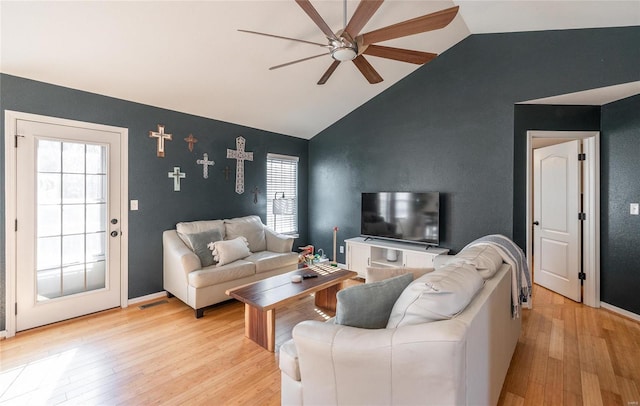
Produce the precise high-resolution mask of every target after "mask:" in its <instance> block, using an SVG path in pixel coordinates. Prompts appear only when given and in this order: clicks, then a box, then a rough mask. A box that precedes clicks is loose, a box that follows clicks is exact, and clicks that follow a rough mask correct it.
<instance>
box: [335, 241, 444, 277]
mask: <svg viewBox="0 0 640 406" xmlns="http://www.w3.org/2000/svg"><path fill="white" fill-rule="evenodd" d="M345 243H346V244H347V256H346V262H347V269H349V270H351V271H355V272H357V273H358V276H359V277H361V278H364V277H365V276H366V272H367V267H384V268H432V267H433V259H434V258H435V257H436V256H438V255H443V254H444V255H446V254H448V253H449V250H448V249H447V248H440V247H432V246H430V247H426V249H425V247H424V246H423V245H419V244H411V243H406V242H401V241H388V240H378V239H375V238H370V237H367V238H365V237H355V238H349V239H347V240H345ZM389 250H392V251H395V253H394V254H392V255H387V254H388V252H387V251H389ZM389 258H391V259H393V258H397V260H395V261H393V260H390V259H389Z"/></svg>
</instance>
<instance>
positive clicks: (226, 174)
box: [222, 166, 231, 180]
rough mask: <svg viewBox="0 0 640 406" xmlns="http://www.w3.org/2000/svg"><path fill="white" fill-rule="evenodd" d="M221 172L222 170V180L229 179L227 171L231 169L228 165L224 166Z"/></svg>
mask: <svg viewBox="0 0 640 406" xmlns="http://www.w3.org/2000/svg"><path fill="white" fill-rule="evenodd" d="M222 172H224V180H229V173H230V172H231V169H229V167H228V166H225V167H224V169H223V170H222Z"/></svg>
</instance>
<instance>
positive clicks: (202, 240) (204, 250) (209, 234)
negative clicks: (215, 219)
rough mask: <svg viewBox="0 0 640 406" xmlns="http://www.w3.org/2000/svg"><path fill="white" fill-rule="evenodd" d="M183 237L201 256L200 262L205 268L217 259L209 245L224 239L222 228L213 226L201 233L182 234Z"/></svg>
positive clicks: (199, 256)
mask: <svg viewBox="0 0 640 406" xmlns="http://www.w3.org/2000/svg"><path fill="white" fill-rule="evenodd" d="M182 239H183V241H185V243H187V246H188V247H189V248H190V249H191V251H193V252H194V253H195V254H196V255H197V256H198V258H200V264H201V265H202V267H203V268H204V267H207V266H209V265H213V263H214V262H215V261H214V260H213V255H212V253H211V250H210V249H209V247H208V245H209V243H212V242H216V241H221V240H222V235H221V234H220V230H218V229H217V228H213V229H211V230H207V231H202V232H200V233H193V234H182Z"/></svg>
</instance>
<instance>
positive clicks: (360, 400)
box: [280, 261, 521, 405]
mask: <svg viewBox="0 0 640 406" xmlns="http://www.w3.org/2000/svg"><path fill="white" fill-rule="evenodd" d="M458 265H459V266H463V265H460V264H458ZM448 266H449V264H446V265H445V266H443V267H442V268H440V269H438V272H440V271H442V270H445V272H446V268H447V267H448ZM496 269H497V270H496ZM496 269H494V272H495V274H493V273H492V272H489V273H486V272H485V274H484V275H482V279H483V280H481V281H480V286H481V287H480V288H479V290H478V291H477V292H476V293H474V296H472V298H471V301H470V302H469V303H468V305H466V307H464V308H463V310H462V311H460V312H459V313H457V314H455V315H454V316H453V317H451V318H450V319H445V320H440V321H430V322H418V323H415V324H411V323H409V325H402V326H399V327H396V328H391V327H390V326H389V325H387V327H386V328H377V329H366V328H358V327H352V326H348V325H340V324H336V322H335V321H333V322H332V321H331V320H330V321H329V322H319V321H304V322H302V323H299V324H298V325H297V326H296V327H295V328H294V330H293V334H292V335H293V339H292V340H290V341H288V342H286V343H284V344H283V345H282V346H281V348H280V369H281V377H282V382H281V384H282V404H283V405H303V404H304V405H495V404H496V403H497V401H498V397H499V395H500V391H501V388H502V385H503V382H504V379H505V376H506V373H507V370H508V368H509V364H510V362H511V357H512V355H513V352H514V350H515V347H516V344H517V342H518V337H519V335H520V330H521V319H520V318H514V317H512V307H511V297H512V294H511V292H512V283H511V279H512V272H511V266H510V265H507V264H506V263H505V264H502V263H501V261H500V264H499V265H497V266H496ZM415 274H416V273H415V272H414V275H415ZM434 274H436V272H434V273H433V274H431V275H434ZM479 274H480V273H479ZM428 276H429V274H427V275H424V276H422V277H420V278H418V279H416V280H415V281H414V282H413V283H412V284H411V285H409V286H408V287H407V288H406V289H405V290H404V291H403V292H402V294H401V296H400V298H398V299H397V301H396V302H395V304H394V310H393V311H395V310H396V306H397V305H398V302H399V301H401V298H402V297H403V295H405V292H406V291H407V289H410V288H411V286H413V284H414V283H420V282H419V281H421V280H423V278H425V277H428ZM474 278H475V276H474ZM476 284H477V282H476ZM434 285H437V283H434ZM363 286H366V285H363ZM349 289H352V288H349ZM347 290H348V289H347ZM436 290H437V289H436ZM342 292H344V291H342ZM436 293H438V292H436ZM440 293H442V294H448V292H445V291H444V290H443V291H442V292H440ZM339 300H340V298H339ZM405 300H406V297H405ZM425 308H426V307H425ZM421 309H422V308H421V307H420V306H417V307H414V308H413V309H411V310H410V311H406V313H407V314H409V313H411V312H413V316H410V317H415V316H418V317H420V316H421V315H420V314H419V313H420V312H421V311H422V310H421ZM339 311H340V303H339V304H338V312H339ZM393 311H392V313H391V316H390V318H389V324H393V320H394V313H393ZM430 311H431V310H426V309H425V312H427V313H429V312H430ZM402 316H403V315H401V316H400V317H402ZM337 317H338V316H336V319H337ZM395 317H396V320H397V317H398V315H397V314H396V316H395Z"/></svg>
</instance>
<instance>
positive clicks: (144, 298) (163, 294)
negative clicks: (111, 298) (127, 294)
mask: <svg viewBox="0 0 640 406" xmlns="http://www.w3.org/2000/svg"><path fill="white" fill-rule="evenodd" d="M161 297H167V292H165V291H164V290H163V291H162V292H157V293H151V294H149V295H145V296H139V297H134V298H133V299H129V301H128V302H127V303H128V304H129V305H130V306H131V305H134V304H138V303H142V302H148V301H149V300H155V299H159V298H161Z"/></svg>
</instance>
